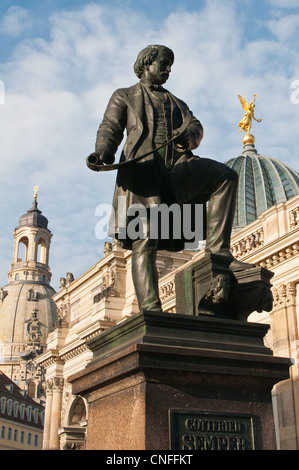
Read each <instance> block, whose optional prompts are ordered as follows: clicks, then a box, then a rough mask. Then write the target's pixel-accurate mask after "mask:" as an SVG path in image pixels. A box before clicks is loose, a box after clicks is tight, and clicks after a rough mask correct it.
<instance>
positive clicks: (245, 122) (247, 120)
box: [238, 95, 262, 133]
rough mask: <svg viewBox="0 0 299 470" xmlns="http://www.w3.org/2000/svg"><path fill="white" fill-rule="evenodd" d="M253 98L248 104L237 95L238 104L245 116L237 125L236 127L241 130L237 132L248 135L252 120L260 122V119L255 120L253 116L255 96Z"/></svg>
mask: <svg viewBox="0 0 299 470" xmlns="http://www.w3.org/2000/svg"><path fill="white" fill-rule="evenodd" d="M253 97H254V99H253V101H251V103H250V104H248V103H247V101H246V100H244V98H242V96H241V95H238V98H239V100H240V103H241V105H242V107H243V109H244V111H245V112H246V114H245V116H244V117H243V119H242V121H240V122H239V124H238V126H239V127H240V128H241V129H240V130H239V132H241V131H242V130H243V131H244V132H247V133H249V131H250V129H251V126H252V119H254V120H255V121H256V122H261V121H262V119H256V118H255V116H254V108H255V98H256V97H257V95H253Z"/></svg>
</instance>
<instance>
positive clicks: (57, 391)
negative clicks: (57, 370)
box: [49, 377, 64, 450]
mask: <svg viewBox="0 0 299 470" xmlns="http://www.w3.org/2000/svg"><path fill="white" fill-rule="evenodd" d="M63 383H64V380H63V378H62V377H54V378H53V401H52V411H51V430H50V444H49V449H50V450H59V449H60V444H59V436H58V429H59V428H60V422H61V406H62V393H63Z"/></svg>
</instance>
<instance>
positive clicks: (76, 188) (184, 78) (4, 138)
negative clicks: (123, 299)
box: [0, 0, 299, 290]
mask: <svg viewBox="0 0 299 470" xmlns="http://www.w3.org/2000/svg"><path fill="white" fill-rule="evenodd" d="M298 33H299V0H264V1H261V0H227V1H225V2H223V1H221V0H197V1H192V0H185V1H174V0H171V1H168V0H159V1H158V0H150V1H147V0H109V1H93V2H89V1H82V0H72V1H67V0H59V1H58V0H53V1H50V0H43V1H35V0H31V1H30V0H29V1H22V2H12V1H7V0H1V4H0V42H1V49H0V81H1V82H0V84H2V86H3V85H4V87H5V95H4V96H5V103H4V104H0V139H1V140H0V141H1V153H0V158H1V170H0V211H1V226H0V254H1V264H0V286H1V285H2V286H3V285H5V284H6V283H7V271H8V269H9V266H10V263H11V261H12V250H13V240H12V231H13V230H14V228H15V227H16V226H17V225H18V220H19V217H20V216H21V215H22V214H24V213H25V212H26V211H27V210H28V209H29V208H30V206H31V203H32V195H33V187H34V186H35V185H38V186H39V188H40V190H39V208H40V209H41V210H42V211H43V214H44V215H46V216H47V218H48V219H49V228H50V230H51V231H52V233H53V239H52V246H51V256H50V265H51V270H52V273H53V282H52V286H53V287H54V288H55V289H56V290H57V289H58V286H59V278H60V277H62V276H65V273H66V272H68V271H70V272H73V274H74V276H75V277H77V276H79V275H80V274H82V273H83V272H84V271H85V270H86V269H88V268H89V267H90V266H92V265H93V264H94V263H95V262H96V261H97V260H98V259H100V258H101V257H102V252H103V240H98V239H97V238H96V235H95V227H96V224H97V222H98V218H97V216H96V215H95V211H96V208H97V206H98V205H99V204H101V203H110V202H111V199H112V194H113V188H114V181H115V173H104V174H101V175H99V174H97V173H93V172H91V171H90V170H88V169H87V167H86V166H85V158H86V156H87V155H88V154H89V153H90V152H91V151H93V149H94V143H95V137H96V132H97V128H98V126H99V124H100V122H101V119H102V116H103V113H104V111H105V107H106V105H107V102H108V100H109V98H110V95H111V94H112V92H113V91H114V90H115V89H116V88H119V87H126V86H130V85H132V84H134V83H136V81H137V78H136V77H135V75H134V73H133V63H134V61H135V59H136V56H137V54H138V52H139V51H140V50H141V49H142V48H143V47H145V46H146V45H148V44H165V45H167V46H169V47H171V48H172V49H173V51H174V53H175V63H174V66H173V68H172V74H171V77H170V79H169V81H168V83H167V88H168V89H169V90H171V91H172V92H173V93H174V94H175V95H176V96H178V97H180V98H182V99H183V100H185V101H186V102H187V103H188V105H189V107H190V108H191V110H192V111H193V112H194V114H195V116H196V117H197V118H199V119H200V121H201V122H202V124H203V127H204V129H205V136H204V139H203V141H202V144H201V146H200V147H199V148H198V149H197V150H196V151H195V152H194V153H196V154H197V155H201V156H206V157H209V158H214V159H216V160H219V161H222V162H225V161H227V160H229V159H230V158H232V157H235V156H237V155H239V154H240V153H241V152H242V135H241V134H239V132H238V130H239V129H238V122H239V121H240V120H241V118H242V117H243V114H244V113H243V110H242V109H241V106H240V103H239V101H238V98H237V96H238V94H241V95H242V96H244V97H245V98H246V99H248V100H251V99H252V97H253V94H254V93H257V95H258V98H257V101H256V116H257V117H258V118H259V117H261V118H262V119H263V121H262V122H261V123H260V124H256V123H255V124H254V126H253V129H252V133H253V134H254V135H255V137H256V148H257V150H258V152H259V153H262V154H266V155H269V156H273V157H275V158H277V159H279V160H282V161H284V162H286V163H288V164H289V165H290V166H292V167H293V168H295V169H296V170H297V171H299V165H298V148H299V145H298V143H299V133H298V124H299V122H298V121H299V104H294V102H292V100H291V96H292V93H294V92H295V91H296V90H294V89H292V88H291V86H292V84H294V82H295V81H296V80H299V48H298ZM0 92H1V87H0ZM296 96H297V97H299V93H298V94H297V95H296ZM0 102H1V96H0Z"/></svg>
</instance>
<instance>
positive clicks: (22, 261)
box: [0, 187, 57, 399]
mask: <svg viewBox="0 0 299 470" xmlns="http://www.w3.org/2000/svg"><path fill="white" fill-rule="evenodd" d="M37 190H38V187H35V188H34V196H33V203H32V207H31V208H30V209H29V210H28V211H27V213H26V214H24V215H22V216H21V217H20V219H19V225H18V227H17V228H16V229H15V230H14V232H13V241H14V247H13V259H12V264H11V266H10V269H9V271H8V284H7V285H6V286H4V287H2V288H0V369H1V370H2V371H3V372H4V373H5V374H6V375H7V376H8V377H10V379H11V380H14V381H15V382H16V383H17V384H18V385H19V386H20V387H21V388H23V389H25V390H27V391H29V392H30V394H31V397H32V398H35V399H36V398H39V392H41V388H40V387H41V381H42V373H41V371H37V370H36V367H35V364H34V358H35V357H36V356H37V355H39V354H40V353H42V352H43V350H44V348H45V346H46V341H47V335H48V331H49V328H50V327H51V326H52V325H53V323H54V322H55V321H56V319H57V312H56V305H55V303H54V301H53V299H52V297H53V295H54V294H55V290H54V289H53V288H52V287H51V285H50V281H51V271H50V267H49V254H50V244H51V238H52V233H51V231H50V230H49V228H48V220H47V218H46V217H45V216H44V215H42V212H41V211H40V210H39V209H38V202H37Z"/></svg>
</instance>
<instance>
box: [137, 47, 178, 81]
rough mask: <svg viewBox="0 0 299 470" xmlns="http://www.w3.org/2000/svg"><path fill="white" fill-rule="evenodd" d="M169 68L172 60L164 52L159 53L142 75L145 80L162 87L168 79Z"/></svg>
mask: <svg viewBox="0 0 299 470" xmlns="http://www.w3.org/2000/svg"><path fill="white" fill-rule="evenodd" d="M171 66H172V60H171V58H170V56H169V54H167V52H165V51H159V54H158V56H157V57H156V59H155V60H154V62H153V63H152V64H151V65H149V66H148V67H147V68H146V69H145V71H144V75H145V77H146V78H149V79H150V80H151V82H152V83H154V84H156V85H162V84H163V83H165V82H166V81H167V80H168V78H169V74H170V72H171Z"/></svg>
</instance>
